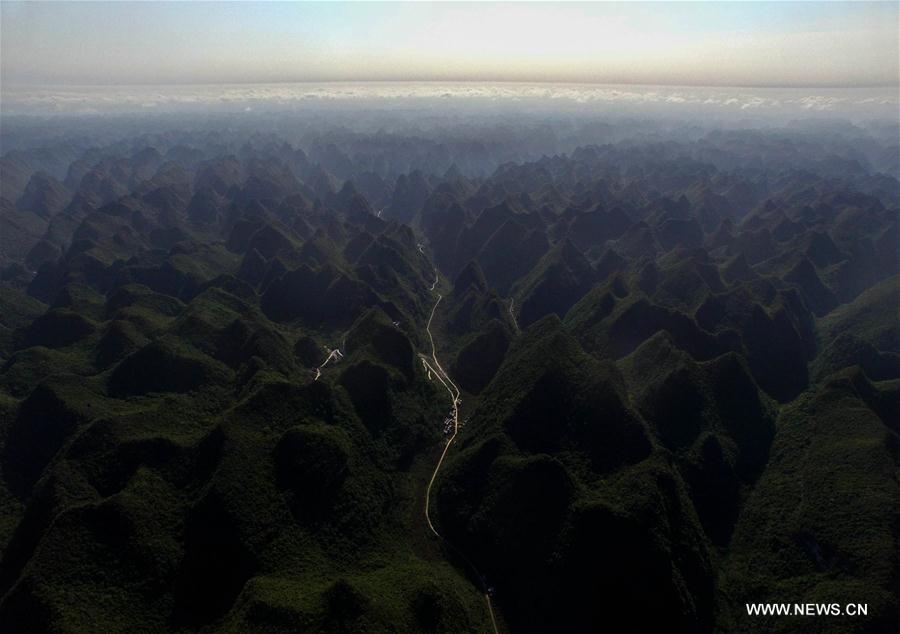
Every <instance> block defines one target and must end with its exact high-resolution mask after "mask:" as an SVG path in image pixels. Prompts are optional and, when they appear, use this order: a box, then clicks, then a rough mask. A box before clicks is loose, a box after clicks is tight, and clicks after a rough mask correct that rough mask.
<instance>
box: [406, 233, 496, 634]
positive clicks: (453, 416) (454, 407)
mask: <svg viewBox="0 0 900 634" xmlns="http://www.w3.org/2000/svg"><path fill="white" fill-rule="evenodd" d="M419 251H420V252H421V253H422V254H423V255H424V254H425V251H424V250H423V248H422V245H419ZM438 279H439V277H438V272H437V268H435V271H434V284H432V285H431V289H430V290H431V291H432V292H434V293H435V295H437V299H436V300H435V302H434V306H432V307H431V315H430V316H429V317H428V323H427V325H426V326H425V331H426V332H427V333H428V341H429V342H430V343H431V358H430V360H429V358H428V356H427V355H424V354H421V353H420V354H419V358H420V359H421V360H422V365H423V366H424V367H425V369H426V370H427V371H428V373H429V378H430V377H431V375H434V376H435V377H437V380H438V381H440V382H441V385H443V386H444V388H445V389H446V390H447V393H448V394H450V403H451V409H450V422H451V429H452V433H451V435H450V437H449V438H448V439H447V443H446V444H445V445H444V450H443V451H442V452H441V457H440V458H439V459H438V462H437V464H436V465H435V467H434V472H432V474H431V479H430V480H429V481H428V487H427V488H426V489H425V520H426V521H427V522H428V528H429V529H430V530H431V532H432V533H434V535H435V537H437V538H438V539H440V540H441V541H442V542H443V543H444V544H445V545H446V546H447V547H448V548H449V549H450V550H452V551H453V552H454V553H456V555H457V556H459V558H460V559H462V560H463V561H464V562H465V563H466V564H467V565H468V566H469V568H470V569H471V570H472V572H474V573H475V576H476V577H477V578H478V581H479V583H480V585H481V590H482V593H483V595H484V600H485V603H486V604H487V609H488V614H489V615H490V617H491V626H492V627H493V630H494V634H499V630H498V629H497V620H496V618H494V606H493V605H492V604H491V594H490V590H489V588H488V585H487V582H485V580H484V576H482V574H481V572H480V571H479V570H478V568H476V567H475V564H473V563H472V561H471V560H470V559H469V558H468V557H466V555H465V554H464V553H463V552H462V551H461V550H460V549H459V548H457V547H456V546H454V545H453V544H452V543H451V542H450V541H448V540H447V539H446V538H445V537H444V536H443V535H441V534H440V533H439V532H438V530H437V529H436V528H435V527H434V524H433V523H432V521H431V489H432V487H433V486H434V481H435V480H436V479H437V477H438V473H439V472H440V470H441V467H442V466H443V465H444V458H446V457H447V452H448V451H450V447H451V445H453V442H454V441H455V440H456V437H457V435H458V434H459V404H460V392H459V387H457V385H456V383H454V382H453V380H452V379H451V378H450V375H449V374H447V372H446V370H444V368H443V367H442V366H441V362H440V361H438V357H437V349H436V347H435V345H434V336H433V335H432V332H431V323H432V321H433V320H434V314H435V312H436V311H437V307H438V304H440V303H441V300H442V299H443V298H444V296H443V295H441V294H440V293H439V292H437V291H435V290H434V289H435V287H436V286H437V284H438Z"/></svg>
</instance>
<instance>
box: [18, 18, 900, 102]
mask: <svg viewBox="0 0 900 634" xmlns="http://www.w3.org/2000/svg"><path fill="white" fill-rule="evenodd" d="M0 17H2V22H0V28H2V33H0V35H2V37H0V48H2V50H0V69H2V77H0V80H2V82H3V83H4V84H5V85H7V86H10V85H17V84H169V83H220V82H221V83H242V82H279V81H328V80H468V81H473V80H475V81H477V80H487V81H507V80H509V81H565V82H607V83H651V84H654V83H658V84H700V85H750V86H791V85H800V86H874V85H880V86H896V85H897V84H898V73H900V70H898V57H900V51H898V19H900V16H898V4H897V3H896V2H884V3H866V2H847V3H836V2H835V3H822V2H803V3H738V2H734V3H732V2H727V3H726V2H715V3H698V4H694V3H666V4H661V3H638V2H629V3H603V4H599V3H598V4H593V3H592V4H587V3H580V4H544V3H522V4H520V3H515V4H513V3H499V4H498V3H491V4H488V3H462V4H443V3H437V4H394V3H385V4H375V3H349V4H346V3H319V4H312V3H264V4H263V3H259V4H258V3H249V2H240V3H238V2H235V3H211V2H210V3H206V2H203V3H201V2H192V3H182V4H175V3H161V2H153V3H130V2H118V3H81V2H70V3H18V2H8V1H6V0H3V2H2V3H0Z"/></svg>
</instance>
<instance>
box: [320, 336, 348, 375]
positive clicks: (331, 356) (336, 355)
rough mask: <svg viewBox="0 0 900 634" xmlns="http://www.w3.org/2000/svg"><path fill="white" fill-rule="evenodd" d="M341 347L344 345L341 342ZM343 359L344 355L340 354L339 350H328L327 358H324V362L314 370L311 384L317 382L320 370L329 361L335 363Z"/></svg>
mask: <svg viewBox="0 0 900 634" xmlns="http://www.w3.org/2000/svg"><path fill="white" fill-rule="evenodd" d="M341 345H342V346H343V345H344V344H343V342H341ZM325 349H326V350H328V348H325ZM343 358H344V353H343V352H341V350H340V348H335V349H334V350H330V351H329V352H328V356H327V357H325V361H323V362H322V363H321V364H320V365H319V367H317V368H316V376H315V378H314V379H313V382H315V381H318V380H319V377H321V376H322V368H324V367H325V366H326V365H328V362H329V361H332V360H334V361H335V362H337V361H339V360H340V359H343Z"/></svg>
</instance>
